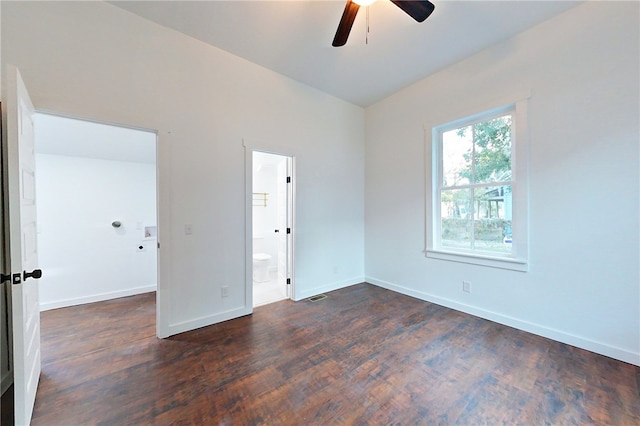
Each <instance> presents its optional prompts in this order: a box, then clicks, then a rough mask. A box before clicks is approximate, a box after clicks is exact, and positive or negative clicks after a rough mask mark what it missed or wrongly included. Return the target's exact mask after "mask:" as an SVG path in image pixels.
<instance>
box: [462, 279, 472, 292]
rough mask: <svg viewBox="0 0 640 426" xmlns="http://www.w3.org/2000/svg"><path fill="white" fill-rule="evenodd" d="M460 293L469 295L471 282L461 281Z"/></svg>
mask: <svg viewBox="0 0 640 426" xmlns="http://www.w3.org/2000/svg"><path fill="white" fill-rule="evenodd" d="M462 291H464V292H465V293H471V282H469V281H462Z"/></svg>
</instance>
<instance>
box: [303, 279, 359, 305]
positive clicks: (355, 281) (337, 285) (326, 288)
mask: <svg viewBox="0 0 640 426" xmlns="http://www.w3.org/2000/svg"><path fill="white" fill-rule="evenodd" d="M362 282H364V277H362V276H360V277H353V278H350V279H347V280H343V281H337V282H334V283H330V284H326V285H323V286H321V287H315V288H312V289H308V290H304V291H296V294H295V298H294V300H295V301H296V302H297V301H299V300H302V299H307V298H309V297H311V296H315V295H317V294H320V293H326V292H329V291H333V290H339V289H341V288H345V287H349V286H352V285H355V284H360V283H362Z"/></svg>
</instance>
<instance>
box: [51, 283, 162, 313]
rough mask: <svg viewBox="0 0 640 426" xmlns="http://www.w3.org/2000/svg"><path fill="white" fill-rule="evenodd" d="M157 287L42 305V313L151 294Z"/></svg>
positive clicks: (139, 288) (137, 288)
mask: <svg viewBox="0 0 640 426" xmlns="http://www.w3.org/2000/svg"><path fill="white" fill-rule="evenodd" d="M156 289H157V286H155V285H149V286H145V287H136V288H130V289H127V290H120V291H113V292H109V293H100V294H94V295H92V296H83V297H77V298H74V299H65V300H57V301H55V302H47V303H41V304H40V312H44V311H48V310H51V309H58V308H66V307H68V306H76V305H84V304H85V303H94V302H102V301H104V300H110V299H117V298H118V297H127V296H133V295H136V294H142V293H150V292H153V291H156Z"/></svg>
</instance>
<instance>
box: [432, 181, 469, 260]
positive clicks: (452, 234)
mask: <svg viewBox="0 0 640 426" xmlns="http://www.w3.org/2000/svg"><path fill="white" fill-rule="evenodd" d="M440 201H441V207H440V214H441V230H442V234H441V245H442V246H443V247H450V248H453V247H455V248H467V249H470V248H471V232H472V229H473V228H472V224H473V213H472V211H471V207H472V206H471V192H470V190H468V189H454V190H443V191H442V193H441V198H440Z"/></svg>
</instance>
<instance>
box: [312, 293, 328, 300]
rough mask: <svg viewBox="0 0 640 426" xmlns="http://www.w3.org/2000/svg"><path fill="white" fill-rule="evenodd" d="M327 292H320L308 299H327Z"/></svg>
mask: <svg viewBox="0 0 640 426" xmlns="http://www.w3.org/2000/svg"><path fill="white" fill-rule="evenodd" d="M326 298H327V295H326V294H318V295H317V296H312V297H310V298H309V299H308V300H309V302H317V301H318V300H322V299H326Z"/></svg>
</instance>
